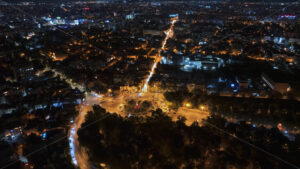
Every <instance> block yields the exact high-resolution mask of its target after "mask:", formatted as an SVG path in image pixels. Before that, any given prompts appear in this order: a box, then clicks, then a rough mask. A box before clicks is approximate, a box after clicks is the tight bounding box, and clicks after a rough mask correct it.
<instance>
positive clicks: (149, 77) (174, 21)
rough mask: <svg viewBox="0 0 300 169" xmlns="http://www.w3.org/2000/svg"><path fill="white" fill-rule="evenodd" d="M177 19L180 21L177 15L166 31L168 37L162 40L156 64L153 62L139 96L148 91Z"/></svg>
mask: <svg viewBox="0 0 300 169" xmlns="http://www.w3.org/2000/svg"><path fill="white" fill-rule="evenodd" d="M177 21H178V18H177V17H175V18H172V19H171V26H170V28H169V29H168V30H167V31H166V32H165V33H166V37H165V39H164V41H163V42H162V46H161V48H160V49H159V50H158V57H157V58H156V59H155V61H154V64H153V66H152V68H151V70H150V74H149V75H148V77H147V79H146V81H145V84H144V86H143V89H142V91H141V92H140V93H139V96H141V95H142V94H143V93H144V92H147V88H148V83H149V81H150V79H151V78H152V76H153V74H154V71H155V69H156V67H157V64H158V62H160V60H161V55H160V53H161V51H163V50H165V47H166V44H167V41H168V39H169V38H172V37H173V34H174V31H173V28H174V24H175V23H176V22H177Z"/></svg>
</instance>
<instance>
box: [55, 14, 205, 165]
mask: <svg viewBox="0 0 300 169" xmlns="http://www.w3.org/2000/svg"><path fill="white" fill-rule="evenodd" d="M177 20H178V18H172V19H171V22H170V23H171V26H170V28H169V29H168V30H167V31H166V32H165V34H166V37H165V39H164V41H163V42H162V47H161V48H160V49H159V51H158V56H157V58H156V59H155V62H154V64H153V66H152V68H151V70H150V73H149V75H148V77H147V79H146V81H145V84H144V86H143V88H142V91H141V92H140V93H139V94H138V97H137V93H129V92H123V93H121V94H119V95H117V96H114V97H112V96H105V95H99V94H96V93H95V92H91V93H87V94H86V97H85V102H84V103H82V104H81V105H79V115H78V116H77V117H76V119H75V120H74V123H73V124H72V126H71V129H70V132H69V145H70V154H71V158H72V161H73V164H74V165H75V166H77V167H79V168H80V169H90V168H91V164H90V162H89V159H88V155H87V153H86V151H85V150H84V149H83V148H82V147H80V146H79V142H78V135H77V131H78V129H79V128H80V127H81V125H82V123H84V120H85V115H86V114H87V112H88V111H90V110H92V106H93V105H95V104H96V105H100V106H101V107H103V108H104V109H106V111H107V112H111V113H117V114H119V115H121V116H123V117H125V116H126V115H127V114H126V113H125V111H124V107H123V106H122V105H125V104H126V103H127V102H128V101H129V100H131V99H133V100H140V101H144V100H147V101H150V102H151V103H152V106H153V107H152V108H153V109H157V108H160V109H162V110H163V111H164V112H167V113H169V112H170V109H169V108H168V106H167V105H166V103H167V101H166V100H165V98H164V96H163V94H162V93H151V92H147V90H148V82H149V81H150V79H151V77H152V76H153V74H154V71H155V69H156V67H157V64H158V62H160V60H161V55H160V53H161V51H162V50H165V46H166V43H167V40H168V39H169V38H172V36H173V27H174V24H175V23H176V22H177ZM52 71H53V70H52ZM53 72H54V73H55V75H56V76H57V75H60V76H61V77H62V78H63V79H64V80H66V81H67V82H68V83H69V84H70V85H71V86H72V88H73V87H74V88H75V87H77V88H79V89H80V90H81V91H85V90H84V86H80V85H78V84H76V83H73V82H72V80H71V79H68V78H66V77H65V76H64V75H62V74H61V73H59V72H57V71H53ZM187 112H189V113H187ZM168 115H169V116H170V117H171V118H172V120H174V121H176V120H177V117H178V116H186V119H187V120H186V123H187V124H188V125H190V124H192V122H194V121H199V122H201V120H202V119H205V118H206V117H207V116H208V115H209V113H208V112H207V111H203V110H198V109H188V108H186V107H181V108H179V109H178V111H177V112H176V113H172V114H171V113H169V114H168Z"/></svg>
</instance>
